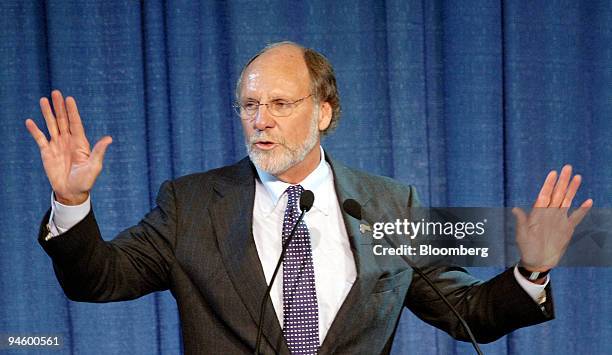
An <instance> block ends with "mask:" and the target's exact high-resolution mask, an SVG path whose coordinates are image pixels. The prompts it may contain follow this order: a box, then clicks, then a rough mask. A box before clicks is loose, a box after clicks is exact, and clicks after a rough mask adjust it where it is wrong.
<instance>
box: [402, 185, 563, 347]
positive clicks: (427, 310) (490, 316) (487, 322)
mask: <svg viewBox="0 0 612 355" xmlns="http://www.w3.org/2000/svg"><path fill="white" fill-rule="evenodd" d="M410 191H411V192H410V197H409V200H408V206H409V207H418V206H419V202H418V198H417V195H416V192H415V190H414V188H411V190H410ZM422 271H423V272H424V273H425V274H426V275H427V276H428V277H429V278H430V279H431V280H432V282H433V283H434V284H435V285H436V286H438V288H440V290H441V291H442V294H444V295H445V296H446V297H447V298H448V300H449V301H450V303H451V304H452V305H453V306H454V307H455V308H456V309H457V311H458V312H459V314H461V316H462V317H463V318H464V319H465V321H466V322H467V324H468V325H469V326H470V328H471V330H472V333H474V336H475V337H476V340H477V341H478V342H481V343H488V342H492V341H494V340H497V339H498V338H500V337H502V336H504V335H506V334H508V333H510V332H512V331H513V330H515V329H518V328H521V327H526V326H529V325H534V324H538V323H541V322H544V321H547V320H550V319H553V318H554V309H553V303H552V293H551V287H550V283H549V284H548V286H547V287H546V297H547V300H546V302H545V303H544V304H542V305H538V304H537V303H536V302H534V301H533V299H532V298H531V297H530V296H529V295H528V294H527V292H525V290H524V289H523V288H522V287H521V286H520V285H519V283H518V282H517V281H516V278H515V277H514V274H513V270H512V268H510V269H507V270H506V271H504V272H503V273H501V274H499V275H497V276H496V277H494V278H492V279H491V280H488V281H486V282H483V281H481V280H479V279H477V278H475V277H473V276H472V275H470V274H469V273H468V271H467V270H465V269H464V268H461V267H449V266H445V267H424V268H422ZM405 305H406V307H408V308H409V309H410V310H411V311H412V312H414V313H415V314H416V315H417V316H418V317H419V318H420V319H422V320H423V321H425V322H427V323H429V324H431V325H433V326H435V327H437V328H440V329H442V330H444V331H445V332H447V333H449V334H450V335H451V336H452V337H454V338H455V339H458V340H464V341H469V337H468V335H467V333H466V331H465V329H464V328H463V327H462V325H461V323H460V322H459V320H458V319H457V317H456V316H455V315H454V314H453V313H452V312H451V311H450V310H449V309H448V306H447V305H446V304H445V303H444V302H443V301H442V300H441V299H440V298H439V297H438V295H437V294H436V293H435V291H434V290H433V289H432V288H431V287H430V286H429V285H428V284H427V283H426V282H425V281H424V280H423V278H422V277H421V276H419V275H418V274H417V273H413V278H412V282H411V286H410V288H409V289H408V294H407V296H406V300H405Z"/></svg>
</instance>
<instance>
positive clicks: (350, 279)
mask: <svg viewBox="0 0 612 355" xmlns="http://www.w3.org/2000/svg"><path fill="white" fill-rule="evenodd" d="M321 158H322V159H321V161H320V162H319V165H318V166H317V167H316V169H315V170H314V171H313V172H311V173H310V174H309V175H308V176H307V177H306V178H305V179H304V180H303V181H301V182H300V185H302V187H303V188H304V190H310V191H312V192H313V194H314V197H315V199H314V204H313V206H312V208H311V209H310V211H308V212H307V213H306V214H305V215H304V221H305V222H306V226H308V231H309V233H310V243H311V245H312V261H313V265H314V274H315V288H316V290H317V302H318V306H319V341H320V342H321V343H322V342H323V339H325V335H327V331H328V330H329V328H330V327H331V324H332V322H333V320H334V318H335V317H336V313H338V310H339V309H340V306H341V305H342V303H343V302H344V299H345V298H346V296H347V295H348V293H349V291H350V290H351V287H352V286H353V283H354V282H355V278H356V277H357V271H356V269H355V259H354V258H353V252H352V251H351V245H350V242H349V239H348V236H347V234H346V228H345V227H344V220H343V218H342V211H341V210H340V204H339V203H338V198H337V197H336V189H335V188H334V177H333V174H332V171H331V167H330V166H329V164H328V163H327V161H325V158H324V153H323V149H321ZM257 173H258V174H259V179H256V181H255V205H254V207H253V237H254V238H255V245H256V246H257V253H258V254H259V259H260V260H261V265H262V267H263V271H264V274H265V276H266V282H267V283H268V284H270V279H271V278H272V274H273V273H274V268H275V267H276V263H277V262H278V258H279V257H280V254H281V250H282V238H281V236H282V231H283V219H284V214H285V208H286V207H287V193H286V192H285V190H286V189H287V188H288V187H289V186H291V185H290V184H288V183H286V182H283V181H280V180H278V179H277V178H276V177H274V176H272V175H270V174H268V173H266V172H264V171H261V170H260V169H257ZM282 275H283V274H282V266H281V269H280V270H279V272H278V275H277V277H276V280H275V281H274V284H273V285H272V289H271V290H270V299H271V300H272V304H273V305H274V310H275V311H276V316H277V317H278V321H279V323H280V324H281V326H282V324H283V287H282V286H283V279H282Z"/></svg>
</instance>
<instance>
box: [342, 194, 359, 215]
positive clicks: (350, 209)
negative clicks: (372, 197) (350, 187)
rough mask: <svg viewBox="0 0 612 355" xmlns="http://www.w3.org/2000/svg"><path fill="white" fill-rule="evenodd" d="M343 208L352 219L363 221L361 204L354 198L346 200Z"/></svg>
mask: <svg viewBox="0 0 612 355" xmlns="http://www.w3.org/2000/svg"><path fill="white" fill-rule="evenodd" d="M342 208H343V209H344V212H346V213H348V214H349V215H350V216H351V217H353V218H355V219H358V220H361V219H362V218H361V217H362V216H361V204H360V203H359V202H357V201H355V200H353V199H352V198H349V199H346V200H344V203H342Z"/></svg>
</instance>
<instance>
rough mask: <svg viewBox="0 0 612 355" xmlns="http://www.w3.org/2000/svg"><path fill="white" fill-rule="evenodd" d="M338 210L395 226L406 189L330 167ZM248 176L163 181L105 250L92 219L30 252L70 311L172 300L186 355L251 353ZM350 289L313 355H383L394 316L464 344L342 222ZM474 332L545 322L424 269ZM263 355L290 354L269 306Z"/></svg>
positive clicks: (509, 285) (492, 290) (432, 303)
mask: <svg viewBox="0 0 612 355" xmlns="http://www.w3.org/2000/svg"><path fill="white" fill-rule="evenodd" d="M330 164H331V166H332V170H333V174H334V180H335V187H336V193H337V195H338V200H339V202H340V203H342V201H344V200H345V199H347V198H353V199H355V200H357V201H359V202H360V203H361V204H362V205H363V206H364V209H365V210H367V211H368V213H369V215H370V216H372V217H373V220H378V221H385V220H389V218H392V217H394V216H398V215H402V214H404V213H405V212H406V211H407V208H408V207H409V206H414V205H416V204H417V200H416V195H415V193H414V190H413V189H412V188H410V187H405V186H402V185H400V184H398V183H397V182H394V181H393V180H391V179H388V178H383V177H376V176H371V175H368V174H365V173H363V172H359V171H356V170H353V169H349V168H347V167H345V166H344V165H342V164H340V163H337V162H333V161H332V160H330ZM255 177H256V171H255V170H254V167H253V165H252V164H251V162H250V161H249V160H248V159H246V158H245V159H243V160H242V161H240V162H238V163H237V164H235V165H232V166H228V167H223V168H220V169H215V170H211V171H208V172H206V173H201V174H194V175H189V176H185V177H181V178H178V179H176V180H174V181H168V182H165V183H164V184H163V185H162V187H161V189H160V192H159V195H158V197H157V207H156V208H155V209H153V210H152V211H151V212H149V213H148V214H147V215H146V216H145V217H144V218H143V219H142V221H141V222H140V223H139V224H138V225H136V226H134V227H131V228H129V229H127V230H125V231H123V232H122V233H120V234H119V235H118V236H117V237H116V238H115V239H114V240H113V241H110V242H104V241H103V240H102V238H101V236H100V232H99V230H98V226H97V224H96V221H95V217H94V214H93V212H90V213H89V215H88V216H87V217H86V218H85V219H84V220H83V221H81V222H79V223H78V224H77V225H76V226H74V227H73V228H71V229H70V230H68V231H67V232H66V233H64V234H62V235H60V236H57V237H55V238H53V239H51V240H49V241H44V238H43V237H44V235H46V229H45V227H44V224H45V223H46V221H48V214H47V216H45V217H44V219H43V225H42V226H41V231H40V237H39V242H40V244H41V245H42V247H43V248H44V250H45V251H46V252H47V253H48V254H49V255H50V256H51V258H52V260H53V266H54V269H55V272H56V275H57V278H58V280H59V282H60V284H61V286H62V287H63V289H64V291H65V293H66V295H67V296H68V298H70V299H71V300H75V301H87V302H110V301H120V300H129V299H134V298H137V297H140V296H142V295H145V294H147V293H150V292H153V291H159V290H167V289H170V291H171V292H172V294H173V295H174V297H175V298H176V301H177V303H178V309H179V313H180V318H181V328H182V335H183V341H184V350H185V353H187V354H205V353H207V354H208V353H211V354H249V353H252V352H253V350H254V347H255V338H256V334H257V322H258V320H259V308H260V307H259V306H260V302H261V299H262V297H263V295H264V292H265V289H266V282H265V278H264V273H263V270H262V267H261V262H260V260H259V257H258V254H257V250H256V248H255V243H254V240H253V236H252V217H253V203H254V195H255V184H254V180H255ZM343 218H344V223H345V225H346V230H347V234H348V236H349V238H350V242H351V248H352V252H353V255H354V257H355V264H356V267H357V279H356V280H355V283H354V285H353V287H352V289H351V291H350V292H349V294H348V296H347V298H346V300H345V301H344V303H343V305H342V307H341V308H340V310H339V311H338V314H337V315H336V318H335V319H334V321H333V323H332V326H331V328H330V329H329V332H328V334H327V336H326V338H325V340H324V342H323V344H322V346H321V348H320V353H321V354H332V353H340V354H357V353H359V354H378V353H388V352H389V351H390V348H391V343H392V340H393V336H394V334H395V329H396V328H397V324H398V320H399V317H400V313H401V311H402V308H403V306H407V307H408V308H409V309H410V310H412V311H413V312H414V313H415V314H416V315H417V316H418V317H420V318H421V319H423V320H424V321H426V322H428V323H430V324H433V325H435V326H436V327H439V328H441V329H443V330H445V331H446V332H448V333H449V334H451V335H452V336H453V337H455V338H458V339H466V335H465V333H464V330H463V329H462V328H461V326H460V325H459V322H458V321H457V319H456V318H455V317H454V316H453V315H452V314H451V313H450V311H449V310H448V309H447V307H446V306H445V305H444V304H443V303H442V302H441V301H440V300H439V299H438V297H437V296H436V295H435V294H434V292H433V291H432V290H431V289H430V288H429V286H427V285H426V284H425V282H424V281H423V280H422V278H420V277H419V276H418V275H416V274H413V272H412V270H411V269H410V268H408V267H407V266H406V265H405V264H404V263H403V261H401V260H400V259H395V258H391V257H389V256H382V257H377V256H374V254H373V253H372V245H371V244H372V238H364V237H363V236H361V235H360V232H359V222H358V221H357V220H355V219H354V218H352V217H350V216H348V215H346V214H344V215H343ZM424 271H425V272H426V273H428V274H429V276H430V277H431V278H432V279H433V280H434V282H435V283H436V284H437V285H438V286H439V287H440V288H441V289H442V291H443V292H444V293H445V294H446V295H447V296H448V298H449V299H450V301H451V302H452V303H453V304H454V305H455V306H456V307H457V309H458V310H459V312H461V314H462V315H463V316H464V317H465V319H466V320H467V322H468V323H469V324H470V325H471V327H472V330H473V332H474V333H475V335H476V337H477V339H478V340H479V341H480V342H489V341H493V340H495V339H497V338H499V337H501V336H502V335H504V334H506V333H508V332H510V331H512V330H514V329H516V328H519V327H524V326H528V325H531V324H536V323H539V322H542V321H545V320H548V319H551V318H552V314H553V311H552V298H551V295H550V292H549V293H548V301H547V303H546V307H545V309H544V310H541V309H540V307H539V306H538V305H536V303H535V302H534V301H533V300H532V299H531V298H530V297H529V296H528V295H527V294H526V293H525V292H524V291H523V289H522V288H521V287H520V286H519V285H518V283H517V282H516V280H515V279H514V276H513V275H512V270H511V269H509V270H507V271H505V272H504V273H502V274H500V275H498V276H497V277H495V278H493V279H491V280H489V281H487V282H484V283H483V282H482V281H480V280H477V279H475V278H473V277H472V276H470V275H469V274H468V273H467V272H466V271H465V270H463V269H461V268H451V267H438V268H433V267H431V268H426V269H425V270H424ZM267 310H268V311H267V313H266V317H265V320H264V327H263V332H264V341H263V345H262V350H263V351H264V352H265V353H267V354H272V353H281V354H288V349H287V345H286V342H285V340H284V338H283V335H282V330H281V326H280V325H279V322H278V320H277V317H276V315H275V313H274V308H273V306H272V303H271V302H270V301H268V305H267Z"/></svg>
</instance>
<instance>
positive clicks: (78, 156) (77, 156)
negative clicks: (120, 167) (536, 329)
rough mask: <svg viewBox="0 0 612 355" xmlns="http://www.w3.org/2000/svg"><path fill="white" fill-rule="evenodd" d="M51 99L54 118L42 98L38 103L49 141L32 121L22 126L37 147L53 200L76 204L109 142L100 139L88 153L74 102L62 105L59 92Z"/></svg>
mask: <svg viewBox="0 0 612 355" xmlns="http://www.w3.org/2000/svg"><path fill="white" fill-rule="evenodd" d="M52 97H53V106H54V110H55V115H54V114H53V113H52V112H51V107H50V106H49V102H48V100H47V99H46V98H43V99H41V101H40V105H41V110H42V113H43V116H44V117H45V121H46V123H47V129H48V131H49V134H50V136H51V139H50V140H49V141H47V139H46V137H45V136H44V134H43V133H42V132H41V131H40V130H39V129H38V127H37V126H36V124H35V123H34V122H33V121H32V120H27V121H26V126H27V128H28V130H29V131H30V134H32V137H34V139H35V140H36V142H37V144H38V146H39V148H40V154H41V159H42V162H43V167H44V169H45V173H46V174H47V177H48V179H49V182H50V184H51V187H52V188H53V191H54V193H55V195H56V198H58V200H60V201H62V202H64V201H66V202H68V203H74V204H76V203H80V202H82V201H83V200H84V199H85V198H86V197H87V195H88V193H89V190H91V188H92V186H93V184H94V182H95V180H96V178H97V177H98V175H99V174H100V171H101V170H102V159H103V156H104V151H105V150H106V148H107V147H108V145H109V144H110V143H111V141H112V140H111V139H110V137H104V138H102V139H101V140H100V141H99V142H98V143H97V144H96V147H94V151H91V150H90V145H89V141H88V140H87V137H86V136H85V131H84V129H83V125H82V123H81V118H80V116H79V113H78V110H77V107H76V102H75V101H74V99H72V98H70V97H69V98H67V99H66V101H65V102H64V100H63V98H62V96H61V93H59V91H54V92H53V94H52Z"/></svg>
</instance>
